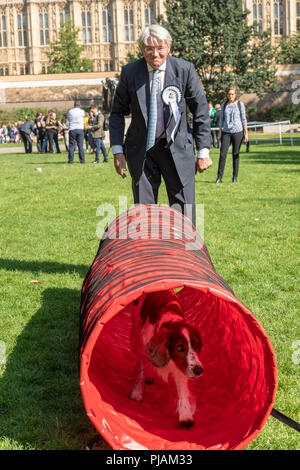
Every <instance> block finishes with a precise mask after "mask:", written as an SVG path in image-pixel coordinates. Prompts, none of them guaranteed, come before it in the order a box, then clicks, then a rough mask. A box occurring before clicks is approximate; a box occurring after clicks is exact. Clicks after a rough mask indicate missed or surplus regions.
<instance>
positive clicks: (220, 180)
mask: <svg viewBox="0 0 300 470" xmlns="http://www.w3.org/2000/svg"><path fill="white" fill-rule="evenodd" d="M218 183H223V181H222V178H217V179H216V181H215V184H218Z"/></svg>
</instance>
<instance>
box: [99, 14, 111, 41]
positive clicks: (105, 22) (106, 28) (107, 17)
mask: <svg viewBox="0 0 300 470" xmlns="http://www.w3.org/2000/svg"><path fill="white" fill-rule="evenodd" d="M102 37H103V42H112V40H113V38H112V21H111V9H110V7H109V6H108V7H106V8H104V9H103V10H102Z"/></svg>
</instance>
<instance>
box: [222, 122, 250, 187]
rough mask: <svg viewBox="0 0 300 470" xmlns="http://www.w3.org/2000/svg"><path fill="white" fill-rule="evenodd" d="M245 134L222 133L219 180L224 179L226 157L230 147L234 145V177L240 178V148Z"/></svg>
mask: <svg viewBox="0 0 300 470" xmlns="http://www.w3.org/2000/svg"><path fill="white" fill-rule="evenodd" d="M243 137H244V132H243V131H241V132H236V133H232V134H230V133H226V132H223V133H222V138H221V150H220V159H219V168H218V178H220V179H222V177H223V173H224V168H225V163H226V157H227V153H228V150H229V147H230V145H231V144H232V167H233V177H234V178H237V177H238V172H239V157H240V148H241V144H242V141H243Z"/></svg>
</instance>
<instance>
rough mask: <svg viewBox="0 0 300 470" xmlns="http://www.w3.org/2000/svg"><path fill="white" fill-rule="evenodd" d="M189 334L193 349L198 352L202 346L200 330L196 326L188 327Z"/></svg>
mask: <svg viewBox="0 0 300 470" xmlns="http://www.w3.org/2000/svg"><path fill="white" fill-rule="evenodd" d="M190 335H191V341H192V347H193V349H194V350H195V351H196V352H197V353H199V352H200V351H201V348H202V338H201V334H200V330H199V329H198V328H197V327H190Z"/></svg>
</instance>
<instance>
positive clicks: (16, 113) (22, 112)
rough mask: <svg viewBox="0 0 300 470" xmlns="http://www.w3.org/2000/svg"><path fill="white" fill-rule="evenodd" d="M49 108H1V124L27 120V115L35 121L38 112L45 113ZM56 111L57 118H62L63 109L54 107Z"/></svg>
mask: <svg viewBox="0 0 300 470" xmlns="http://www.w3.org/2000/svg"><path fill="white" fill-rule="evenodd" d="M48 111H49V109H46V108H14V109H9V110H8V109H1V108H0V126H1V125H3V124H5V125H7V124H9V123H15V122H17V121H25V116H29V118H30V119H31V120H32V121H34V119H35V116H36V113H38V112H41V113H43V114H47V113H48ZM53 111H55V113H56V115H57V118H58V119H61V118H62V115H63V111H62V110H58V109H56V108H53Z"/></svg>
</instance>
